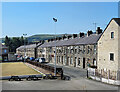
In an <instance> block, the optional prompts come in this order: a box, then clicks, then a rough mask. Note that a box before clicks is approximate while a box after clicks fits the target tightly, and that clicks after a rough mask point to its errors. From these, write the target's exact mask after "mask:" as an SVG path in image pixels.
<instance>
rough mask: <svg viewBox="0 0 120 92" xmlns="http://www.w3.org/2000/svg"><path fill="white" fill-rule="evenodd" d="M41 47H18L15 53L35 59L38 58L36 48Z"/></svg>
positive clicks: (31, 45)
mask: <svg viewBox="0 0 120 92" xmlns="http://www.w3.org/2000/svg"><path fill="white" fill-rule="evenodd" d="M40 45H41V43H38V44H30V45H22V46H20V47H18V48H17V49H16V53H17V54H18V55H22V56H24V54H25V52H26V55H25V56H28V57H35V58H37V57H38V56H37V55H38V54H37V53H38V52H37V48H38V47H39V46H40Z"/></svg>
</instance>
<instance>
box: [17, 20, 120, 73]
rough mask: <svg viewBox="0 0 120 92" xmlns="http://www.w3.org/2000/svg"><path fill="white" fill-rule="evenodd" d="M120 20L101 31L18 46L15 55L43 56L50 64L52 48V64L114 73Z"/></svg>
mask: <svg viewBox="0 0 120 92" xmlns="http://www.w3.org/2000/svg"><path fill="white" fill-rule="evenodd" d="M119 28H120V18H113V19H111V21H110V22H109V24H108V25H107V27H106V28H105V30H104V31H103V32H102V30H101V29H100V27H98V28H97V30H96V32H95V33H93V32H92V31H88V32H87V34H86V35H85V34H84V33H79V34H73V35H69V36H63V37H59V38H56V39H49V40H47V41H45V43H43V44H32V46H31V45H26V46H21V47H19V48H17V49H16V53H17V54H21V55H23V56H24V49H25V48H26V53H27V54H26V55H27V56H29V57H36V58H37V57H44V58H46V61H47V62H51V63H54V61H55V47H56V62H57V63H60V64H63V65H67V66H73V67H81V68H85V69H86V68H87V67H95V68H97V69H104V70H106V69H107V70H114V71H117V70H119V68H120V29H119ZM33 45H34V46H33Z"/></svg>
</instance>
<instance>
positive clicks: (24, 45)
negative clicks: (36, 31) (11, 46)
mask: <svg viewBox="0 0 120 92" xmlns="http://www.w3.org/2000/svg"><path fill="white" fill-rule="evenodd" d="M23 36H24V62H25V56H26V46H25V36H27V34H23Z"/></svg>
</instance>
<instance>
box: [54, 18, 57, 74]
mask: <svg viewBox="0 0 120 92" xmlns="http://www.w3.org/2000/svg"><path fill="white" fill-rule="evenodd" d="M53 21H54V22H55V41H56V22H57V19H56V18H53ZM54 76H56V44H55V66H54Z"/></svg>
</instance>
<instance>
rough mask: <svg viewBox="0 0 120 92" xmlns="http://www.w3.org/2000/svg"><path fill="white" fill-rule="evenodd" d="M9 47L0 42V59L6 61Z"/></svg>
mask: <svg viewBox="0 0 120 92" xmlns="http://www.w3.org/2000/svg"><path fill="white" fill-rule="evenodd" d="M8 52H9V49H8V47H6V46H5V45H2V44H1V43H0V61H8Z"/></svg>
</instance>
